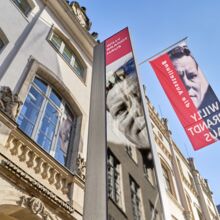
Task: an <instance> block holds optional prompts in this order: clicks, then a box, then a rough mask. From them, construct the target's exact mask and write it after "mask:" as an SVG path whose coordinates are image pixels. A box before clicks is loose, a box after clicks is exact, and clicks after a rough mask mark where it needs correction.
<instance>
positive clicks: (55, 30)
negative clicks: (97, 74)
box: [47, 25, 87, 84]
mask: <svg viewBox="0 0 220 220" xmlns="http://www.w3.org/2000/svg"><path fill="white" fill-rule="evenodd" d="M53 33H55V34H57V35H58V36H59V37H60V38H61V39H62V41H63V42H64V43H65V45H67V46H68V47H69V48H70V49H71V50H72V52H73V53H74V55H75V56H76V58H77V60H78V61H79V63H80V65H81V66H82V68H83V73H82V75H81V76H80V75H79V74H77V73H76V72H75V70H74V67H72V66H71V64H70V63H68V62H67V61H66V60H65V59H64V57H63V55H62V54H61V53H60V52H59V51H58V49H57V48H56V47H55V46H54V45H53V44H52V42H51V40H50V38H51V36H52V34H53ZM47 41H48V43H49V44H50V45H51V46H52V47H53V48H54V50H55V51H56V52H57V53H58V54H59V55H60V57H61V58H62V59H63V60H64V62H65V63H66V64H67V65H68V66H69V67H70V68H71V70H72V71H73V72H74V73H75V75H76V76H77V77H78V78H79V79H80V80H81V81H82V82H83V83H84V84H85V82H86V76H87V66H86V64H85V62H84V61H83V59H82V57H81V55H80V53H79V52H78V51H77V49H76V48H75V47H74V45H73V42H71V39H70V38H68V37H67V36H66V35H65V34H64V33H63V32H62V31H61V30H59V29H58V28H57V27H55V26H54V25H52V27H51V29H50V31H49V33H48V36H47Z"/></svg>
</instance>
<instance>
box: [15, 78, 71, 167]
mask: <svg viewBox="0 0 220 220" xmlns="http://www.w3.org/2000/svg"><path fill="white" fill-rule="evenodd" d="M73 121H74V117H73V115H72V114H71V113H70V110H69V109H68V107H67V106H66V104H65V102H64V101H63V100H62V98H61V97H60V96H59V95H58V94H57V93H56V91H55V90H54V89H53V88H52V87H50V86H49V85H48V84H47V83H45V82H44V81H42V80H41V79H39V78H37V77H35V78H34V81H33V83H32V84H31V87H30V90H29V93H28V95H27V98H26V100H25V102H24V105H23V107H22V109H21V112H20V114H19V116H18V118H17V123H18V125H19V127H20V129H21V130H23V131H24V132H25V133H26V134H27V135H28V136H30V137H31V138H32V139H33V140H35V141H36V142H37V143H38V144H39V145H40V146H41V147H42V148H43V149H44V150H45V151H47V152H48V153H49V154H51V156H53V157H54V158H55V159H56V160H57V161H59V162H60V163H61V164H63V165H65V163H66V157H67V151H68V145H69V141H70V135H71V129H72V125H73Z"/></svg>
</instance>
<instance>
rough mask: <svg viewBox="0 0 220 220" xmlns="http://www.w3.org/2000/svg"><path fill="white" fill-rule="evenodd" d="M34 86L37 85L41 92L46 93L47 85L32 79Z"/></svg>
mask: <svg viewBox="0 0 220 220" xmlns="http://www.w3.org/2000/svg"><path fill="white" fill-rule="evenodd" d="M34 84H35V85H37V87H38V88H39V89H40V90H41V91H42V92H43V93H46V91H47V84H46V83H44V82H43V81H42V80H40V79H38V78H35V79H34Z"/></svg>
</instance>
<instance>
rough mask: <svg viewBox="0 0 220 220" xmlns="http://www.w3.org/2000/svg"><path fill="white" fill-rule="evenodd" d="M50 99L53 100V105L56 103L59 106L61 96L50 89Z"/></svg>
mask: <svg viewBox="0 0 220 220" xmlns="http://www.w3.org/2000/svg"><path fill="white" fill-rule="evenodd" d="M50 99H51V100H52V101H53V102H54V104H55V105H57V106H58V107H60V106H61V98H60V97H59V96H58V95H57V93H56V92H55V91H54V90H52V92H51V94H50Z"/></svg>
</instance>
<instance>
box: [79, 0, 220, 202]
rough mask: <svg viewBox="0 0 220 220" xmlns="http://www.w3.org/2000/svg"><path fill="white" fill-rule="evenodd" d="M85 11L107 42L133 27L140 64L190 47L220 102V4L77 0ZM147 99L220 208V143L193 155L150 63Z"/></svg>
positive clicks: (145, 70)
mask: <svg viewBox="0 0 220 220" xmlns="http://www.w3.org/2000/svg"><path fill="white" fill-rule="evenodd" d="M79 3H80V5H81V6H85V7H86V8H87V15H88V16H89V18H90V20H91V21H92V23H93V25H92V30H91V31H95V32H98V33H99V39H100V41H103V40H105V39H106V38H108V37H110V36H111V35H113V34H114V33H116V32H118V31H119V30H121V29H122V28H124V27H127V26H128V27H129V30H130V34H131V37H132V42H133V47H134V52H135V55H136V61H137V62H138V63H140V62H142V61H143V60H145V59H146V58H149V57H151V56H153V55H155V54H156V53H158V52H160V51H161V50H163V49H165V48H167V47H169V46H170V45H172V44H173V43H175V42H177V41H179V40H181V39H182V38H184V37H188V40H187V43H188V46H189V48H190V49H191V51H192V53H193V55H194V56H195V58H196V59H197V61H198V63H199V65H200V67H201V69H202V70H203V72H204V74H205V76H206V78H207V80H208V81H209V83H210V84H211V86H212V88H213V89H214V91H215V93H216V95H217V96H218V97H219V98H220V86H219V84H220V77H219V75H220V74H219V72H220V70H219V64H220V55H219V51H220V42H219V40H220V13H219V9H220V1H219V0H212V1H211V2H208V1H199V0H194V1H191V0H185V1H176V0H169V1H164V0H154V1H147V0H138V1H130V0H127V1H125V0H117V1H116V0H111V1H104V0H79ZM139 73H140V75H141V81H142V83H143V84H145V85H146V88H147V95H148V97H149V98H150V100H151V102H152V103H153V105H154V106H155V108H156V109H157V111H158V113H159V114H160V115H161V116H162V117H166V118H168V123H169V127H170V130H171V131H172V136H173V139H174V140H175V142H176V144H177V145H178V146H179V147H180V149H181V151H182V153H183V154H184V155H185V156H186V157H194V159H195V163H196V166H197V168H198V170H199V171H200V173H201V175H202V176H203V177H204V178H206V179H208V182H209V185H210V188H211V190H212V191H213V193H214V195H213V196H214V200H215V203H216V204H220V187H219V184H220V174H219V173H220V172H219V168H220V142H217V143H215V144H212V145H210V146H208V147H206V148H203V149H201V150H199V151H194V150H193V148H192V146H191V144H190V142H189V140H188V138H187V136H186V134H185V132H184V130H183V128H182V126H181V124H180V122H179V120H178V119H177V117H176V115H175V113H174V111H173V109H172V107H171V105H170V103H169V101H168V99H167V98H166V96H165V94H164V92H163V90H162V88H161V86H160V84H159V81H158V80H157V79H156V76H155V73H154V72H153V70H152V68H151V67H150V65H149V63H145V64H143V65H141V66H140V69H139Z"/></svg>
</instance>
